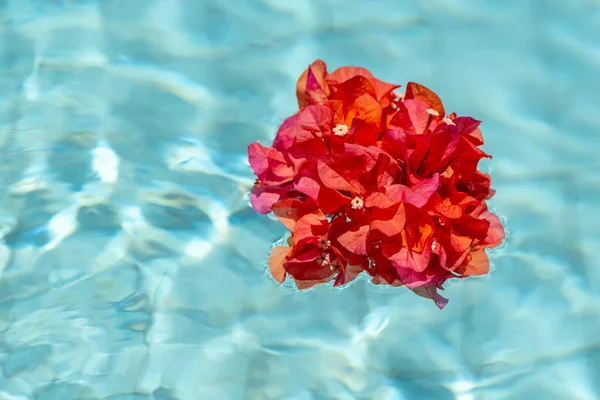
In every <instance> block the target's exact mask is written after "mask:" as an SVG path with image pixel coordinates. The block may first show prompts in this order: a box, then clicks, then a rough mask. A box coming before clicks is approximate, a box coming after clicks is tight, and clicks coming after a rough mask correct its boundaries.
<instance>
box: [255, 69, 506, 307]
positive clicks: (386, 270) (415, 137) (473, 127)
mask: <svg viewBox="0 0 600 400" xmlns="http://www.w3.org/2000/svg"><path fill="white" fill-rule="evenodd" d="M399 87H400V86H399V85H393V84H390V83H386V82H383V81H381V80H379V79H377V78H375V77H374V76H373V75H372V74H371V73H370V72H369V71H367V70H366V69H364V68H359V67H341V68H339V69H337V70H335V71H334V72H332V73H328V72H327V67H326V65H325V63H324V62H323V61H320V60H317V61H315V62H314V63H313V64H312V65H311V66H310V67H309V68H308V69H307V70H306V71H304V72H303V73H302V75H301V76H300V79H299V80H298V83H297V87H296V93H297V97H298V105H299V111H298V113H296V114H295V115H293V116H291V117H289V118H288V119H286V120H285V121H284V122H283V124H282V125H281V127H280V128H279V130H278V132H277V135H276V137H275V140H274V141H273V144H272V146H268V147H265V146H263V145H262V144H260V143H258V142H256V143H252V144H251V145H250V146H248V156H249V162H250V165H251V167H252V169H253V171H254V173H255V174H256V176H257V179H256V183H255V185H254V187H253V189H252V192H251V195H250V202H251V205H252V207H253V208H254V209H255V210H256V211H257V212H259V213H261V214H267V213H270V212H273V213H274V215H275V216H276V217H277V218H278V219H279V220H280V221H281V223H283V224H284V225H285V226H286V227H287V228H288V229H289V231H290V234H291V236H290V238H289V239H288V246H278V247H275V248H274V249H273V251H272V253H271V255H270V257H269V268H270V271H271V274H272V275H273V277H274V278H275V279H276V280H277V281H278V282H283V281H285V279H286V278H288V279H291V280H293V281H294V282H295V284H296V286H297V287H298V288H299V289H306V288H310V287H313V286H315V285H318V284H321V283H326V282H333V284H334V286H341V285H344V284H347V283H349V282H351V281H352V280H354V279H356V277H357V276H358V275H360V274H362V273H365V274H368V275H370V276H371V277H372V281H373V283H375V284H379V285H391V286H406V287H407V288H409V289H410V290H412V291H413V292H414V293H416V294H418V295H420V296H423V297H427V298H430V299H432V300H433V301H434V302H435V303H436V304H437V305H438V307H440V308H442V307H444V306H445V304H446V303H447V300H446V299H444V298H443V297H442V296H441V295H440V294H439V293H438V291H439V290H441V289H443V287H442V285H443V284H444V282H445V281H446V280H447V279H450V278H465V277H468V276H473V275H483V274H486V273H487V272H488V270H489V262H488V258H487V255H486V251H485V250H486V249H487V248H492V247H495V246H497V245H499V244H500V243H501V242H502V240H503V239H504V228H503V226H502V223H501V222H500V220H499V219H498V217H497V216H496V215H494V214H492V213H491V212H490V211H489V210H488V208H487V205H486V200H488V199H489V198H490V197H492V196H493V194H494V191H493V190H492V189H491V188H490V183H491V179H490V176H489V175H487V174H484V173H482V172H481V171H479V170H478V169H477V168H478V163H479V161H480V160H481V159H482V158H491V157H490V156H489V155H488V154H486V153H485V152H483V151H482V150H481V149H480V146H481V145H483V137H482V135H481V131H480V130H479V124H480V121H477V120H475V119H473V118H471V117H459V116H457V115H456V114H454V113H452V114H446V111H445V109H444V106H443V105H442V101H441V100H440V98H439V97H438V96H437V95H436V94H435V93H434V92H433V91H431V90H429V89H428V88H426V87H424V86H422V85H419V84H417V83H414V82H409V83H408V85H407V86H406V91H405V93H404V94H403V95H399V94H397V93H395V92H394V91H395V90H396V89H397V88H399Z"/></svg>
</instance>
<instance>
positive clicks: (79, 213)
mask: <svg viewBox="0 0 600 400" xmlns="http://www.w3.org/2000/svg"><path fill="white" fill-rule="evenodd" d="M404 3H405V4H404ZM404 3H403V4H399V3H398V2H393V1H379V2H358V1H344V2H342V1H340V0H330V1H325V0H322V1H317V0H312V1H307V2H287V1H277V0H268V1H262V2H259V1H248V2H225V3H224V2H217V1H202V2H195V1H188V0H173V1H161V0H144V1H141V0H139V1H138V0H131V1H118V0H112V1H98V0H88V1H78V2H72V1H71V2H70V1H56V2H49V1H42V0H29V1H25V0H8V1H4V2H0V23H1V25H0V42H1V43H2V46H0V68H1V71H2V74H0V111H1V114H0V115H1V117H2V118H0V157H1V158H0V162H1V164H0V238H1V239H2V240H1V242H0V272H1V275H0V333H1V334H0V398H7V399H43V400H50V399H61V400H64V399H100V398H111V399H131V398H135V399H157V400H158V399H161V400H166V399H182V400H187V399H191V400H194V399H379V400H383V399H386V400H394V399H436V400H437V399H442V400H443V399H457V400H472V399H473V400H477V399H486V400H489V399H507V398H509V399H533V398H543V399H561V400H562V399H571V398H573V399H574V398H577V399H594V398H597V397H598V396H599V395H598V393H600V386H598V380H597V379H595V378H596V376H595V371H597V370H598V369H599V368H600V358H598V354H599V353H598V341H597V338H596V336H597V335H595V332H597V330H598V312H597V310H598V306H599V304H598V303H599V299H598V296H597V293H598V289H599V286H598V283H597V282H599V280H598V279H600V272H598V271H600V269H599V268H594V267H598V263H597V261H596V260H597V257H596V254H595V253H596V252H595V251H594V249H596V248H598V246H600V237H599V236H598V232H597V227H598V226H600V219H599V217H598V213H597V212H596V208H597V204H598V199H600V190H599V188H600V180H599V179H598V177H597V176H596V174H595V173H594V171H595V170H596V169H597V167H598V162H597V161H596V158H597V157H596V156H597V154H596V153H597V148H598V145H599V144H600V139H599V138H600V136H598V135H596V134H595V132H598V130H599V129H600V125H599V123H598V121H597V118H596V112H595V109H594V108H593V107H594V104H596V103H597V101H596V100H597V93H598V91H599V90H600V87H599V86H598V85H599V84H598V81H597V79H594V78H595V77H596V75H597V65H598V61H599V59H598V56H597V52H595V50H594V45H593V43H595V42H594V41H593V40H592V38H595V37H600V31H598V27H599V26H600V24H598V23H597V19H598V18H597V17H598V15H600V14H599V12H600V11H599V10H600V9H599V5H598V4H596V3H595V2H593V1H588V2H579V3H568V2H562V3H552V2H551V3H544V4H541V3H540V4H537V5H536V7H530V3H528V2H518V1H509V2H502V3H494V2H489V1H477V2H472V1H466V0H464V1H461V0H459V1H454V2H448V3H443V4H442V3H440V2H404ZM507 27H510V28H509V29H507ZM315 58H323V59H325V60H326V61H327V62H328V64H329V65H331V66H339V65H347V64H355V65H361V66H365V67H367V68H369V69H371V70H372V71H373V72H374V73H375V74H376V75H377V76H380V77H381V78H382V79H385V80H388V81H398V82H399V83H403V84H405V82H406V81H408V80H414V81H417V82H421V83H423V84H425V85H427V86H429V87H431V88H434V89H435V90H436V91H437V92H438V93H440V95H441V96H442V98H443V99H444V101H445V104H446V108H448V109H452V110H456V111H457V112H458V113H459V114H470V115H472V116H473V117H475V118H477V119H481V120H483V121H484V124H483V125H482V129H483V132H484V136H485V139H486V147H485V149H486V151H487V152H489V153H491V154H493V155H494V159H493V160H492V161H491V162H489V163H488V165H487V167H488V168H490V169H491V171H492V174H493V179H494V180H493V182H494V184H493V186H494V188H495V189H496V190H497V195H496V197H495V198H494V199H493V201H492V202H491V206H492V207H493V208H494V209H495V210H496V212H497V213H498V214H500V215H502V216H503V217H504V218H506V221H507V224H508V230H509V231H510V237H509V240H508V242H507V244H506V246H505V247H503V248H501V249H497V250H496V251H494V253H493V262H494V270H493V272H492V274H491V275H490V276H487V277H482V278H479V279H471V280H468V281H465V282H459V283H454V284H448V285H447V290H446V294H447V297H448V298H449V299H450V303H449V305H448V306H447V307H446V309H444V311H442V312H440V311H439V310H437V308H436V307H435V305H433V304H432V303H430V302H428V301H426V300H424V299H421V298H419V297H417V296H414V295H412V294H410V293H407V291H405V290H402V289H400V290H399V289H395V288H377V287H374V286H372V285H370V284H368V283H367V282H366V281H365V280H359V281H357V282H356V283H355V284H353V285H351V286H350V287H348V288H344V289H341V290H337V289H336V290H334V289H332V288H330V287H320V288H316V289H314V290H310V291H308V292H307V293H296V292H295V291H294V290H292V289H291V288H281V287H278V286H277V285H276V284H275V282H274V281H273V280H272V279H271V278H269V277H268V276H267V275H266V273H265V271H264V263H265V260H266V257H267V255H268V252H269V249H270V248H271V246H272V244H273V243H274V242H276V241H277V240H279V239H281V238H282V237H283V235H284V234H285V232H284V230H283V228H282V226H281V225H280V224H279V223H278V222H276V221H274V220H273V219H270V218H267V217H264V216H260V215H256V214H255V213H254V212H253V211H252V210H251V209H250V208H249V207H248V200H247V192H248V190H249V189H250V187H251V185H252V181H253V177H252V174H251V172H250V170H249V168H248V165H247V162H246V158H245V154H246V153H245V152H246V146H247V144H248V143H250V142H253V141H255V140H262V141H264V142H268V141H269V140H271V139H272V137H273V135H274V133H275V130H276V128H277V126H278V125H279V124H280V123H281V122H282V121H283V119H284V118H285V117H286V116H287V115H289V114H291V113H292V112H294V110H295V107H296V101H295V97H294V83H295V79H296V78H297V76H298V75H299V74H300V72H301V71H302V70H303V69H305V68H306V66H307V65H308V64H309V63H310V62H311V61H313V60H314V59H315Z"/></svg>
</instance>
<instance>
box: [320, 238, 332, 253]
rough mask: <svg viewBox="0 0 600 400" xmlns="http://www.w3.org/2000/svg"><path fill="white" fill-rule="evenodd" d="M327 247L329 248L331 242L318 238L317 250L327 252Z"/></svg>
mask: <svg viewBox="0 0 600 400" xmlns="http://www.w3.org/2000/svg"><path fill="white" fill-rule="evenodd" d="M329 246H331V241H330V240H327V238H324V237H322V238H320V239H319V248H320V249H321V250H327V249H328V248H329Z"/></svg>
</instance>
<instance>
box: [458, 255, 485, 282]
mask: <svg viewBox="0 0 600 400" xmlns="http://www.w3.org/2000/svg"><path fill="white" fill-rule="evenodd" d="M470 256H471V261H470V262H469V264H467V265H466V266H464V267H459V268H457V269H456V272H458V273H459V274H461V275H464V276H473V275H485V274H487V273H488V272H489V271H490V261H489V259H488V256H487V254H485V249H483V248H481V249H479V250H475V251H473V252H472V253H471V254H470Z"/></svg>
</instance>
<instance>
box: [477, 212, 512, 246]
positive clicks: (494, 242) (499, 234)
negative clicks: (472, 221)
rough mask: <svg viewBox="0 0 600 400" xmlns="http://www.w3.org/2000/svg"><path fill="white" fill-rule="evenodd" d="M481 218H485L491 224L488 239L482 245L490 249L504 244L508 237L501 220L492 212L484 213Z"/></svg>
mask: <svg viewBox="0 0 600 400" xmlns="http://www.w3.org/2000/svg"><path fill="white" fill-rule="evenodd" d="M480 218H484V219H486V220H487V221H489V223H490V226H489V229H488V232H487V237H486V238H485V239H484V240H483V241H482V242H481V243H482V244H485V245H486V246H487V247H490V248H492V247H496V246H498V245H499V244H500V243H502V241H503V240H504V238H505V237H506V234H505V233H504V227H503V226H502V222H501V221H500V218H498V217H497V216H496V215H494V214H492V213H491V212H490V211H485V212H483V213H482V214H481V216H480Z"/></svg>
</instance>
